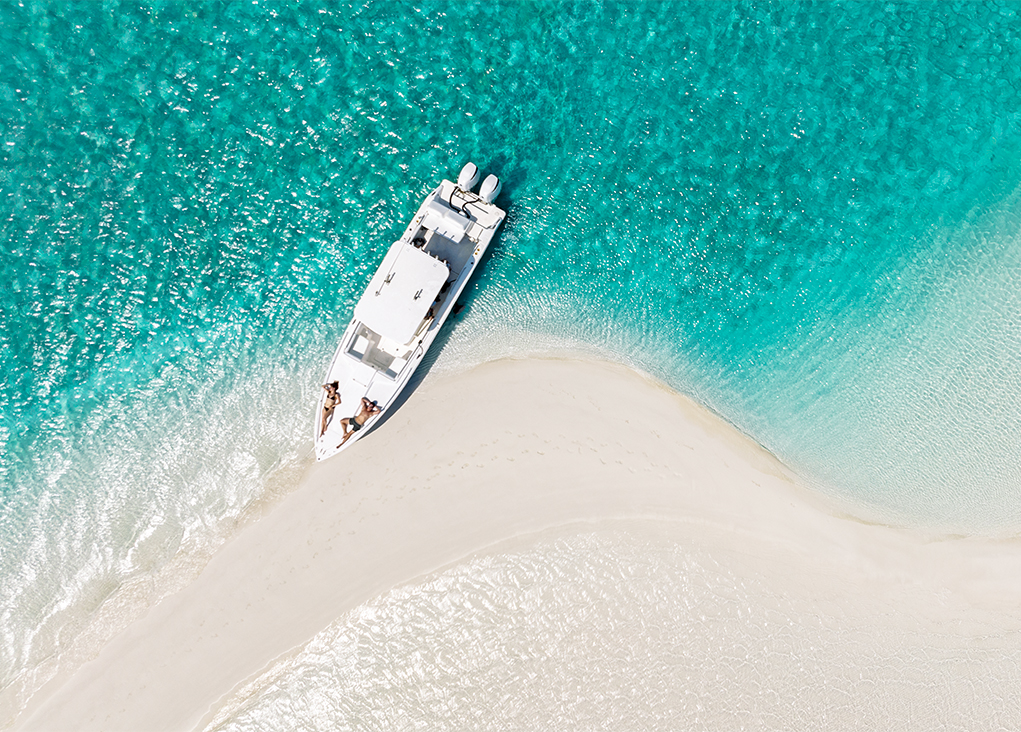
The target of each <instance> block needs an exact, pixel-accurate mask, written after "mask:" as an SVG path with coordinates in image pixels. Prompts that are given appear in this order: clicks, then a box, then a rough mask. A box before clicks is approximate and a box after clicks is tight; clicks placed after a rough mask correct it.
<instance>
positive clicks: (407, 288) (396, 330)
mask: <svg viewBox="0 0 1021 732" xmlns="http://www.w3.org/2000/svg"><path fill="white" fill-rule="evenodd" d="M449 274H450V270H449V269H448V268H447V265H446V264H444V263H443V262H441V261H440V260H438V259H436V258H435V257H433V256H431V255H429V254H426V253H425V252H423V251H421V250H419V249H415V248H414V247H412V246H410V245H408V244H403V243H401V242H397V243H396V244H394V245H393V246H392V247H390V251H389V252H387V255H386V258H385V259H384V260H383V264H382V265H381V266H380V268H379V270H378V271H377V272H376V274H375V275H374V276H373V278H372V281H371V282H369V288H368V290H366V292H365V295H364V297H362V299H361V300H360V301H359V303H358V305H356V306H355V320H360V321H361V322H362V323H364V324H365V325H367V326H368V327H369V329H370V330H372V331H375V332H376V333H379V334H380V335H382V336H384V337H385V338H387V339H388V340H391V341H395V342H397V343H408V342H409V341H410V340H411V339H412V338H413V337H414V335H415V332H416V331H417V330H418V326H419V325H420V324H421V323H422V320H423V319H424V318H425V315H426V313H427V312H428V310H429V307H430V306H431V305H432V304H433V300H435V299H436V296H437V295H438V294H439V292H440V288H441V287H443V283H444V282H446V281H447V277H448V275H449Z"/></svg>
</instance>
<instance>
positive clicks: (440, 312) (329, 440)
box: [314, 180, 506, 460]
mask: <svg viewBox="0 0 1021 732" xmlns="http://www.w3.org/2000/svg"><path fill="white" fill-rule="evenodd" d="M505 216H506V213H505V212H504V211H503V210H501V209H500V208H498V207H497V206H496V205H495V204H493V203H489V202H487V201H485V200H483V199H482V198H481V197H479V196H477V195H475V194H474V193H472V192H470V191H465V190H463V189H461V188H459V187H458V186H457V185H455V184H454V183H452V182H451V181H448V180H444V181H443V182H442V183H440V185H439V186H437V187H436V188H435V189H434V190H433V191H432V192H431V193H430V194H429V195H428V196H426V198H425V200H424V201H423V202H422V205H421V206H420V207H419V209H418V211H417V212H416V213H415V215H414V217H413V218H412V220H411V222H410V223H409V224H408V226H407V228H406V229H405V231H404V234H403V235H402V236H401V238H400V239H398V240H397V241H396V242H394V244H393V246H392V247H391V250H390V252H388V254H387V257H386V258H384V261H383V264H382V265H381V267H380V269H379V270H378V271H377V272H376V274H375V275H374V277H373V280H372V281H371V282H370V285H369V288H368V289H367V290H366V292H365V294H364V295H363V296H362V298H361V300H360V301H359V305H358V306H356V308H355V314H356V315H355V317H354V318H353V319H352V321H351V323H350V324H349V325H348V327H347V328H346V329H345V331H344V335H343V336H342V337H341V339H340V343H339V344H338V346H337V349H336V351H335V353H334V355H333V359H332V360H331V361H330V365H329V368H328V369H327V371H326V378H325V380H324V382H323V383H324V384H330V383H333V382H337V384H338V391H339V394H340V403H339V404H338V405H337V406H336V407H335V409H334V412H333V414H332V416H331V418H330V419H329V420H328V423H327V427H326V431H325V432H324V433H322V434H320V430H321V426H322V417H323V409H324V405H325V400H326V391H325V390H322V391H321V392H320V395H319V401H318V404H317V408H316V415H315V425H314V435H315V456H316V460H325V459H327V458H329V457H332V456H333V455H336V454H337V453H339V452H341V451H342V450H345V449H347V448H349V447H351V445H353V444H354V443H355V442H357V441H358V440H359V439H361V438H362V437H363V436H364V435H366V434H367V433H368V432H369V431H370V430H371V429H372V427H373V426H374V425H375V424H377V423H379V422H380V421H381V420H382V419H383V417H384V416H385V415H386V414H388V413H389V412H390V411H392V410H393V409H394V408H395V406H396V405H397V404H398V403H399V400H400V396H401V393H402V392H403V391H404V390H405V389H406V388H407V386H408V384H409V383H410V381H411V380H412V377H413V376H414V374H415V372H416V371H417V370H418V368H419V366H420V365H421V364H422V361H423V359H424V357H425V355H426V353H428V352H429V349H430V347H431V346H432V345H433V342H434V341H435V340H436V336H437V335H438V334H439V332H440V330H441V329H442V327H443V324H444V323H445V322H446V320H447V318H448V317H449V316H450V315H451V313H452V312H453V310H454V307H455V305H456V303H457V300H458V298H459V297H460V295H461V293H462V292H463V291H464V288H465V287H466V286H467V284H468V281H469V280H470V279H471V276H472V274H474V272H475V270H476V269H477V268H478V265H479V263H480V262H481V261H482V258H483V256H485V253H486V251H487V249H488V248H489V245H490V243H491V242H492V240H493V237H494V236H495V234H496V231H497V229H498V228H499V226H500V224H502V222H503V220H504V218H505ZM411 249H415V250H418V251H419V252H424V253H425V254H428V255H429V256H430V257H431V258H432V259H434V260H436V262H440V263H442V265H443V266H444V267H445V269H446V271H447V277H446V280H445V282H444V284H443V285H442V286H441V288H440V290H439V292H438V293H437V294H436V296H435V299H433V300H432V303H431V306H430V305H429V304H428V303H424V302H413V301H412V298H415V299H416V300H420V299H421V298H422V297H423V293H425V295H432V294H433V290H432V289H429V288H430V285H434V284H435V279H432V278H433V277H434V275H433V274H432V273H429V274H428V275H426V274H424V270H423V269H422V268H421V266H418V265H416V266H418V269H417V270H416V271H415V272H414V273H411V275H410V276H412V277H414V276H417V277H420V278H423V279H422V281H421V283H419V284H422V287H421V288H419V289H418V290H416V289H415V287H416V286H417V285H415V286H411V288H410V289H409V290H408V293H412V294H409V295H408V297H406V298H404V299H403V300H401V301H400V302H397V299H396V298H397V297H398V296H395V297H394V302H395V304H394V306H393V309H394V311H395V312H394V313H391V315H393V317H391V318H383V317H382V316H380V317H379V318H377V320H376V321H375V322H371V323H367V322H365V321H366V320H368V319H369V316H365V317H364V319H359V317H358V314H359V313H362V314H363V315H364V314H365V313H369V314H373V313H375V312H377V311H380V310H381V308H380V307H378V303H376V302H374V301H373V299H372V298H373V297H374V296H378V295H380V294H381V292H380V290H381V289H383V288H385V287H387V286H390V287H393V288H395V289H396V287H397V286H398V285H399V284H400V283H401V282H403V283H404V286H405V287H407V286H408V285H407V277H405V272H404V271H403V270H401V269H400V266H401V265H400V262H401V258H402V257H403V259H404V260H410V259H413V258H417V259H423V257H422V255H421V254H418V253H416V254H414V255H412V253H411V252H410V251H409V250H411ZM387 267H389V269H387ZM430 299H432V298H430ZM426 307H427V308H428V310H426V313H425V316H424V317H422V319H421V321H420V322H418V325H417V327H416V326H415V322H416V320H415V319H416V317H417V316H418V315H419V313H418V311H417V310H415V309H416V308H419V309H424V308H426ZM402 308H403V309H404V310H407V311H408V312H407V313H404V312H403V310H402V311H401V312H396V311H397V310H401V309H402ZM400 318H405V320H404V321H403V322H402V323H401V325H407V324H408V323H410V324H411V325H410V328H409V330H410V329H412V328H414V334H413V336H412V337H411V339H410V340H409V341H407V342H398V341H399V340H401V339H403V338H404V337H405V336H406V332H404V331H402V330H401V329H400V328H399V327H398V325H397V324H395V323H396V321H397V320H399V319H400ZM376 322H381V323H383V324H384V328H382V330H389V332H393V333H397V332H399V335H398V336H396V338H397V339H398V340H393V339H390V338H388V337H387V334H386V333H382V334H381V333H376V332H375V331H373V330H372V328H371V327H370V326H372V325H375V324H376ZM377 327H378V326H377ZM363 398H365V399H368V400H369V401H370V402H373V403H375V404H376V405H377V406H378V408H379V412H377V413H376V414H374V415H372V416H370V417H369V418H368V419H367V420H366V422H365V424H364V426H362V427H361V429H359V430H358V431H356V432H353V433H351V434H350V436H348V437H347V439H346V440H345V439H344V435H345V429H344V424H343V420H344V419H345V418H346V419H348V420H351V419H353V418H354V417H355V416H356V415H357V414H358V412H359V410H360V408H361V405H362V399H363Z"/></svg>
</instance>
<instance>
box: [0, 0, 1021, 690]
mask: <svg viewBox="0 0 1021 732" xmlns="http://www.w3.org/2000/svg"><path fill="white" fill-rule="evenodd" d="M1018 10H1019V8H1018V6H1016V5H1014V4H1010V3H981V4H980V3H965V4H960V5H956V6H950V5H947V6H946V7H942V6H941V7H939V8H935V7H933V6H932V5H930V4H927V3H917V4H916V3H889V4H885V5H878V4H865V3H861V4H859V3H847V4H834V3H827V4H813V3H793V2H791V3H777V4H772V5H771V4H759V3H754V4H753V3H716V2H713V3H694V4H680V3H653V2H649V3H640V4H639V3H631V2H621V3H603V4H593V3H588V2H582V3H570V2H533V3H527V2H514V3H507V4H501V3H497V2H481V3H471V2H469V3H462V4H459V5H458V6H457V7H456V8H455V7H453V6H450V5H449V4H445V3H439V2H433V1H431V0H430V1H429V2H422V3H418V4H402V3H365V4H362V5H341V4H338V3H326V2H304V3H300V4H273V3H266V2H261V0H260V2H245V3H228V4H222V3H217V2H189V3H174V2H165V3H155V4H151V5H148V6H140V5H132V4H118V3H112V2H105V3H98V2H85V3H78V4H76V5H75V6H74V7H65V4H62V3H46V2H38V3H33V2H24V3H14V2H12V1H10V0H7V1H6V2H4V3H3V4H0V43H2V47H3V50H4V51H5V53H4V54H2V55H0V65H2V66H0V70H2V73H0V101H2V104H0V132H2V139H0V151H2V153H0V154H2V156H3V158H2V159H3V162H2V165H0V195H2V198H3V200H4V201H5V202H6V203H5V206H4V209H3V224H2V225H3V232H4V238H3V241H4V246H3V249H2V252H0V254H2V256H0V278H2V279H0V281H2V282H3V283H4V284H3V287H2V288H0V414H2V418H0V419H2V421H0V496H2V503H0V597H2V598H3V600H2V604H0V618H2V623H0V627H2V628H3V630H2V632H0V686H2V687H6V688H7V689H8V690H11V689H16V688H20V686H22V685H23V686H25V687H26V688H31V687H33V686H34V685H36V684H37V683H38V682H39V680H40V679H42V678H43V677H44V676H45V675H46V673H48V672H46V671H44V670H40V669H41V668H42V667H41V664H43V662H44V661H45V660H46V659H48V658H50V657H51V656H52V655H53V654H54V652H55V651H56V649H58V648H60V649H62V650H64V649H66V648H67V647H68V646H69V644H71V643H72V642H73V639H76V638H80V637H83V634H85V635H87V634H86V633H85V630H86V629H87V628H90V627H91V625H90V623H94V620H95V618H96V617H97V615H96V613H97V612H98V610H99V608H101V607H109V605H110V603H109V602H108V600H109V599H110V598H112V597H120V595H119V594H118V593H123V592H124V591H125V588H127V587H133V588H135V589H136V590H137V593H140V594H141V595H142V596H144V597H143V598H142V600H141V601H140V602H142V603H143V604H144V602H146V601H149V600H151V599H152V595H153V593H156V594H158V590H156V589H149V590H143V589H138V587H140V586H143V585H145V578H146V577H148V576H149V575H150V574H151V573H153V572H156V571H159V570H160V569H161V568H165V567H167V566H168V563H169V562H171V560H172V559H173V558H174V557H180V556H182V555H186V554H188V553H198V554H201V553H202V552H207V551H209V550H210V549H211V548H212V547H214V546H215V545H216V544H217V542H219V541H220V540H221V539H222V537H223V536H224V535H225V534H226V533H228V532H229V531H230V530H231V527H232V526H234V525H235V522H236V521H237V520H238V518H239V517H240V516H241V514H242V513H243V512H244V511H245V509H246V508H248V507H250V506H251V505H252V504H253V503H254V502H256V501H258V500H260V499H262V498H264V497H266V496H267V495H272V494H274V493H277V492H280V491H284V490H287V488H288V487H289V486H291V485H293V483H294V480H295V479H296V476H297V475H298V473H299V472H300V470H301V469H302V467H303V466H304V465H306V464H307V463H308V461H309V460H310V455H311V442H310V440H309V434H310V431H311V426H310V425H311V422H312V416H311V410H312V405H313V401H314V395H315V393H316V390H317V389H318V379H319V378H320V377H321V373H322V371H323V369H324V368H325V365H326V363H327V361H328V359H329V356H330V354H331V352H332V348H333V345H334V344H335V342H336V339H337V337H338V336H339V334H340V333H341V332H342V330H343V328H344V326H345V325H346V323H347V321H348V319H349V317H350V313H351V308H352V306H353V303H354V300H355V298H356V297H357V296H358V294H359V293H360V291H361V289H362V288H363V287H364V284H365V282H366V280H367V278H368V275H369V273H370V272H371V271H372V270H373V268H374V266H375V265H376V263H377V262H378V261H379V259H380V258H381V257H382V254H383V252H384V251H385V248H386V246H387V245H388V244H389V242H390V241H392V240H393V238H394V237H395V236H396V235H397V234H398V233H399V232H400V231H401V230H402V229H403V226H404V224H405V222H406V218H407V216H408V215H409V214H410V213H411V212H412V211H413V210H414V207H415V206H416V205H417V202H418V201H419V200H420V198H421V196H422V195H423V194H424V193H425V192H426V191H427V190H429V189H430V188H431V187H432V186H434V185H435V184H436V182H437V180H438V179H439V178H440V177H443V176H446V177H450V176H453V175H456V172H457V170H458V169H459V168H460V166H461V165H462V164H463V163H464V162H465V161H467V160H468V159H472V160H474V161H475V162H476V163H478V164H479V166H480V167H481V168H482V169H483V170H484V171H495V172H498V173H500V174H501V175H502V177H503V179H504V191H505V193H504V194H503V195H502V197H501V199H500V202H501V204H502V205H504V206H505V207H506V208H507V209H508V219H507V223H506V224H505V228H504V230H503V232H502V234H501V236H500V238H499V239H498V241H497V243H496V245H495V246H494V249H493V253H492V256H491V257H490V258H489V260H488V261H487V263H486V265H485V268H484V271H483V272H482V273H481V275H480V276H479V277H478V278H477V279H476V280H475V281H474V284H473V286H472V288H471V291H470V293H469V295H468V297H467V300H466V301H467V304H468V307H467V308H466V309H465V310H464V313H463V315H462V316H461V317H460V318H459V320H458V321H457V322H456V323H455V325H454V326H453V328H452V331H451V332H450V334H449V337H448V338H447V339H446V341H445V346H444V351H443V353H441V354H440V355H439V357H438V361H437V367H438V368H440V367H442V366H443V362H444V360H446V361H447V362H448V363H458V364H462V365H470V364H471V363H473V362H478V361H480V360H484V359H487V358H492V357H495V356H499V355H503V354H506V353H508V352H519V351H520V349H522V348H530V349H532V350H542V349H543V348H549V347H556V346H557V344H568V345H570V346H572V347H575V346H578V345H579V344H580V345H582V346H584V347H587V348H591V349H593V350H596V351H598V352H600V353H603V354H606V355H608V356H610V357H612V358H617V359H619V360H621V361H624V362H626V363H629V364H632V365H635V366H637V367H640V368H642V369H644V370H646V371H648V372H650V373H652V374H654V375H656V376H658V377H660V378H662V379H664V380H665V381H666V382H668V383H669V384H671V385H672V386H674V387H676V388H677V389H679V390H681V391H684V392H686V393H688V394H691V395H693V396H695V397H696V398H698V399H700V400H701V401H703V402H705V403H706V404H708V405H710V406H711V407H713V408H714V409H716V410H717V411H718V412H720V413H721V414H723V415H724V416H725V417H726V418H727V419H729V420H730V421H732V422H733V423H734V424H736V425H737V426H739V427H740V428H741V429H743V430H745V431H746V432H748V433H749V434H751V435H752V436H753V437H755V439H757V440H758V441H759V442H761V443H762V444H763V445H765V446H766V447H767V448H769V449H770V450H772V451H773V452H775V453H776V454H777V455H779V456H780V457H781V458H782V459H783V460H784V461H785V462H787V463H788V464H789V465H791V466H792V467H793V468H795V469H796V470H797V471H798V472H799V473H800V474H802V475H803V476H804V477H805V479H806V480H808V481H810V482H811V483H813V484H815V485H817V486H818V487H819V489H820V490H824V491H828V492H831V493H833V494H835V495H837V496H840V497H841V498H842V499H844V500H846V501H849V502H851V503H852V504H854V505H856V506H858V507H860V511H861V512H862V514H863V515H869V516H880V517H883V518H884V520H890V521H894V522H898V523H913V524H923V525H927V526H933V527H937V528H939V529H943V530H948V531H954V532H961V533H968V532H979V533H990V532H992V533H1007V534H1014V533H1016V532H1017V528H1018V526H1021V450H1018V449H1017V448H1018V445H1019V444H1021V439H1019V438H1021V420H1019V419H1018V414H1019V411H1021V327H1019V326H1021V287H1019V282H1021V225H1019V224H1021V199H1019V196H1021V163H1019V160H1021V157H1019V153H1021V18H1019V17H1018V15H1019V13H1018ZM494 334H495V335H494ZM133 591H135V590H133ZM146 593H149V594H146ZM146 598H148V599H146ZM104 603H105V605H104ZM103 622H104V623H105V622H106V621H103ZM111 622H113V621H111ZM114 624H115V623H114Z"/></svg>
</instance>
